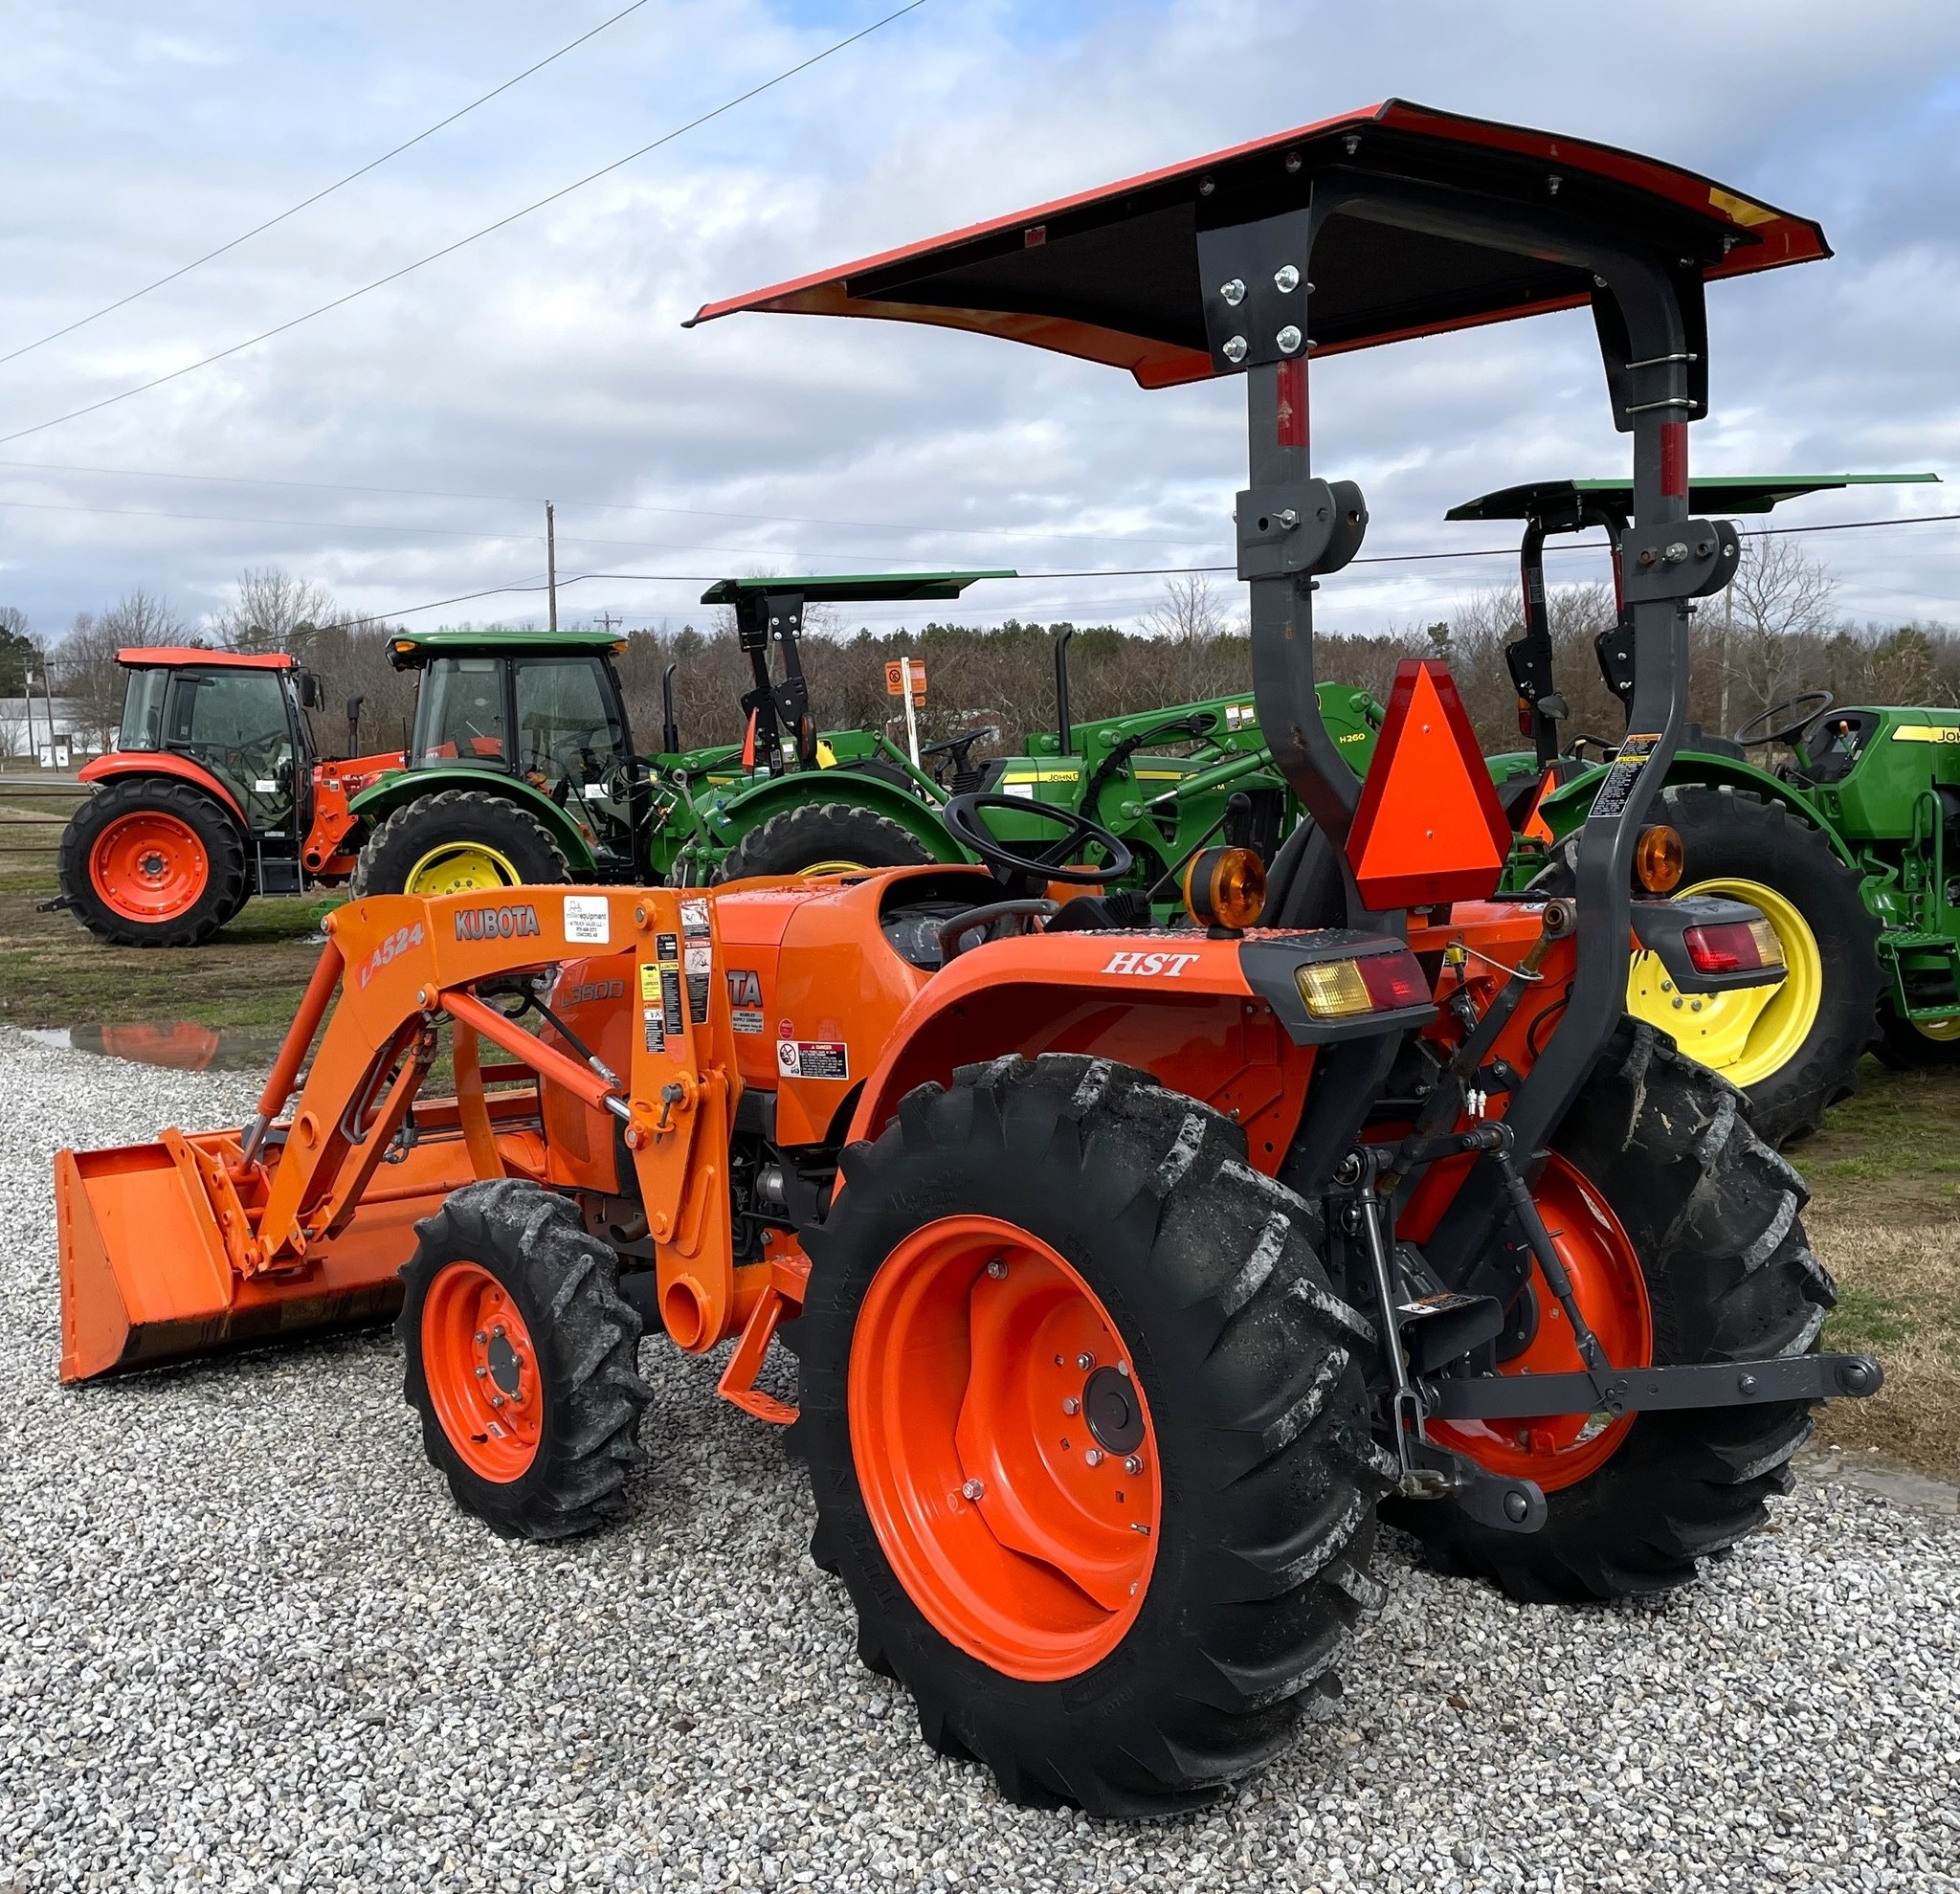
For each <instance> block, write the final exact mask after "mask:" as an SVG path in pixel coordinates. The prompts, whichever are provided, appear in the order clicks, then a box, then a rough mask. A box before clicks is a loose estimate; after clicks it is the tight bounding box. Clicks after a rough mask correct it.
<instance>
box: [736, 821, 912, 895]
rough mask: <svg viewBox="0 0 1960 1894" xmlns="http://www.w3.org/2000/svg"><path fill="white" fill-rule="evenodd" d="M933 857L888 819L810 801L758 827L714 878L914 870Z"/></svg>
mask: <svg viewBox="0 0 1960 1894" xmlns="http://www.w3.org/2000/svg"><path fill="white" fill-rule="evenodd" d="M934 859H935V857H934V856H933V855H932V853H931V852H930V851H929V850H928V849H927V848H926V847H925V845H924V843H923V842H922V841H920V840H919V839H918V837H917V836H914V835H913V834H912V833H911V832H910V831H909V830H907V829H905V828H903V827H902V826H901V825H900V824H899V823H897V822H894V821H893V820H892V819H891V817H890V816H889V815H880V814H878V813H876V812H875V811H873V810H869V809H862V808H859V807H858V806H857V804H855V803H849V802H808V803H804V804H802V805H801V806H799V807H798V808H795V809H786V810H784V811H783V812H782V813H780V814H777V815H771V816H770V817H769V818H768V821H766V822H759V823H757V824H756V826H755V827H754V828H752V829H751V830H749V832H748V833H747V834H746V836H743V837H742V839H741V840H740V841H738V842H737V843H736V844H735V846H734V847H733V848H732V849H730V850H729V851H728V854H727V856H726V858H724V861H723V862H722V865H721V868H720V869H719V870H718V871H717V872H716V875H715V878H714V879H715V880H717V881H741V880H747V879H748V878H749V877H750V876H759V875H815V874H826V873H828V874H843V873H848V872H849V871H851V870H853V869H859V868H914V867H921V866H924V864H926V863H928V862H931V861H932V860H934Z"/></svg>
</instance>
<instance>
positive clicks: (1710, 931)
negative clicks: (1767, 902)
mask: <svg viewBox="0 0 1960 1894" xmlns="http://www.w3.org/2000/svg"><path fill="white" fill-rule="evenodd" d="M1682 943H1683V944H1684V945H1685V946H1686V947H1687V950H1688V958H1689V959H1690V960H1691V961H1693V962H1694V964H1695V968H1696V970H1697V971H1698V972H1702V973H1748V972H1753V971H1754V970H1755V969H1757V968H1759V967H1781V966H1782V965H1783V943H1782V942H1781V941H1779V940H1778V939H1777V938H1776V929H1775V928H1774V927H1772V926H1771V925H1770V924H1769V923H1768V922H1767V921H1723V922H1719V923H1717V924H1716V925H1713V926H1708V927H1689V928H1686V929H1684V930H1683V931H1682Z"/></svg>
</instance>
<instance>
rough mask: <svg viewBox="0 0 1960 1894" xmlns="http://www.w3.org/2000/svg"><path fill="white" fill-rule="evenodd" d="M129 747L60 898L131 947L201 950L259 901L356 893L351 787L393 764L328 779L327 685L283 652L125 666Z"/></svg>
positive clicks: (111, 773) (100, 778) (104, 760)
mask: <svg viewBox="0 0 1960 1894" xmlns="http://www.w3.org/2000/svg"><path fill="white" fill-rule="evenodd" d="M117 661H118V662H119V663H120V664H121V665H122V666H123V668H124V670H126V671H127V672H128V684H127V688H126V692H125V695H124V698H123V719H122V724H121V725H120V727H119V729H118V732H117V742H116V745H115V746H114V747H113V748H112V749H111V750H110V751H109V753H108V754H107V755H105V756H100V757H98V758H96V760H95V761H94V762H92V763H90V764H88V765H86V766H85V767H84V768H83V769H82V770H81V772H80V774H81V780H82V781H83V782H85V783H88V784H90V785H92V786H93V787H94V790H95V793H94V794H93V795H91V796H90V797H89V799H88V800H87V801H86V802H85V803H83V804H82V805H81V807H80V808H79V809H78V810H77V812H76V813H75V815H74V816H73V817H72V818H71V819H70V821H69V824H68V827H67V829H66V830H65V831H64V833H63V835H62V838H61V846H60V854H59V858H58V869H59V874H60V880H61V896H60V899H59V901H58V902H56V903H55V904H56V905H57V906H61V907H65V908H68V909H70V910H71V911H73V912H74V913H75V914H76V916H77V917H78V919H79V920H80V921H81V923H82V925H84V926H86V927H87V928H88V929H89V930H90V932H92V933H94V934H95V935H97V936H98V937H99V938H100V939H102V940H105V941H107V942H109V943H111V944H112V945H114V946H117V947H195V946H197V945H199V944H200V943H202V942H204V941H206V940H209V939H210V938H211V936H212V934H214V933H216V932H217V930H218V929H219V928H220V927H222V926H223V925H225V924H226V923H227V922H228V921H230V920H231V919H232V918H233V917H234V915H235V914H236V913H237V912H238V910H239V909H240V908H242V907H243V906H244V905H245V903H246V902H248V901H250V900H251V899H252V897H253V896H254V895H255V894H301V893H303V892H304V891H305V889H306V887H307V886H308V884H309V883H311V882H316V881H331V880H341V879H345V875H346V874H348V873H350V872H351V871H352V866H353V862H352V858H351V856H349V855H346V854H345V853H344V852H343V850H342V846H341V844H342V842H343V841H344V839H345V835H346V833H347V831H348V829H349V828H350V827H351V823H350V821H349V819H348V818H347V816H346V813H345V810H346V797H345V791H346V787H347V785H348V784H350V783H358V782H359V781H362V780H365V774H364V772H366V771H367V769H368V768H369V766H373V767H374V768H378V767H379V766H380V765H381V764H383V763H385V762H391V761H393V760H394V759H392V758H379V757H377V758H366V759H357V760H355V761H352V762H348V763H338V762H335V763H327V764H318V763H317V762H316V759H315V752H314V745H313V739H312V734H311V732H310V731H309V729H308V727H307V723H306V715H305V713H306V712H307V711H308V710H311V709H317V708H318V707H319V705H320V702H321V695H322V694H321V687H320V680H319V679H317V678H316V677H314V676H313V675H312V674H311V673H310V672H307V671H302V670H301V669H300V668H299V667H298V666H297V665H296V664H295V662H294V660H293V659H292V657H289V656H287V655H285V654H283V653H271V654H265V655H247V654H242V653H238V652H229V651H204V650H199V649H197V648H195V647H193V646H186V645H154V646H141V647H134V648H131V649H129V650H126V651H121V652H118V653H117Z"/></svg>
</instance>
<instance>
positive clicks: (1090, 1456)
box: [1082, 1447, 1103, 1466]
mask: <svg viewBox="0 0 1960 1894" xmlns="http://www.w3.org/2000/svg"><path fill="white" fill-rule="evenodd" d="M1082 1459H1084V1460H1086V1461H1087V1462H1088V1463H1089V1465H1091V1466H1101V1465H1102V1464H1103V1450H1102V1449H1101V1448H1100V1447H1091V1448H1090V1449H1089V1451H1088V1452H1087V1453H1085V1454H1084V1455H1083V1456H1082Z"/></svg>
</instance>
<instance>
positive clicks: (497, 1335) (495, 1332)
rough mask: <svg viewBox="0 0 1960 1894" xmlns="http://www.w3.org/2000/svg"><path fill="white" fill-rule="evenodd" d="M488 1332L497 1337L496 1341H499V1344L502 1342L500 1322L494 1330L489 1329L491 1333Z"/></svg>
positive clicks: (501, 1325)
mask: <svg viewBox="0 0 1960 1894" xmlns="http://www.w3.org/2000/svg"><path fill="white" fill-rule="evenodd" d="M490 1332H491V1334H493V1335H495V1336H496V1337H497V1339H498V1340H499V1341H500V1342H501V1341H502V1340H503V1324H502V1323H501V1322H500V1323H499V1324H498V1325H497V1326H496V1327H495V1328H493V1329H491V1331H490Z"/></svg>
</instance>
